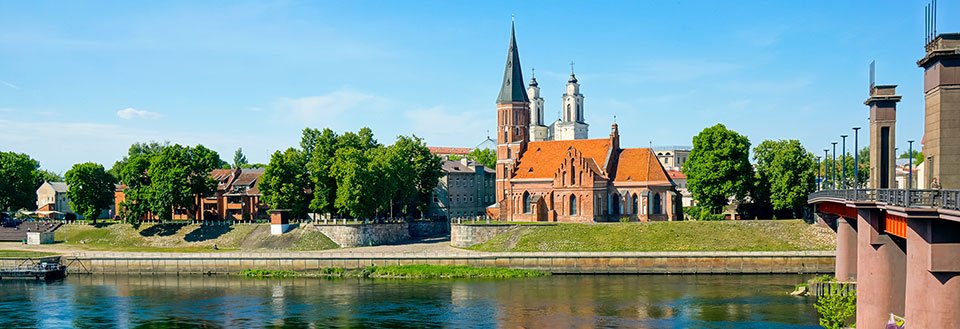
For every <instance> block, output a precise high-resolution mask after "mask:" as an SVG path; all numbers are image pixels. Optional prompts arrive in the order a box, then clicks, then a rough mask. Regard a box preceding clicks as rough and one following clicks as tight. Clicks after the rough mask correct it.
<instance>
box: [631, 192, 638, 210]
mask: <svg viewBox="0 0 960 329" xmlns="http://www.w3.org/2000/svg"><path fill="white" fill-rule="evenodd" d="M632 204H633V213H634V214H639V213H640V211H638V210H639V209H640V202H639V199H638V198H637V195H636V194H634V195H633V202H632Z"/></svg>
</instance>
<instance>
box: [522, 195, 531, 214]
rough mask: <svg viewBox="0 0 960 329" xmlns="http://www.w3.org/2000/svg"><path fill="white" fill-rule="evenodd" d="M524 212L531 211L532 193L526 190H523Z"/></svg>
mask: <svg viewBox="0 0 960 329" xmlns="http://www.w3.org/2000/svg"><path fill="white" fill-rule="evenodd" d="M523 213H524V214H529V213H530V193H527V192H526V191H524V192H523Z"/></svg>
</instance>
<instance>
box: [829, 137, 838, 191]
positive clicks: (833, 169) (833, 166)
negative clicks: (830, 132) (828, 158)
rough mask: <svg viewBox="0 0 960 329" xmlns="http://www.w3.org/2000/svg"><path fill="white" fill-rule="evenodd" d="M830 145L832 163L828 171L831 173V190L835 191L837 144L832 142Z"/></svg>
mask: <svg viewBox="0 0 960 329" xmlns="http://www.w3.org/2000/svg"><path fill="white" fill-rule="evenodd" d="M830 144H833V161H832V162H833V163H832V164H831V165H830V167H831V168H830V169H831V170H832V171H833V173H831V174H830V176H831V177H833V189H834V190H836V189H837V142H836V141H833V142H830Z"/></svg>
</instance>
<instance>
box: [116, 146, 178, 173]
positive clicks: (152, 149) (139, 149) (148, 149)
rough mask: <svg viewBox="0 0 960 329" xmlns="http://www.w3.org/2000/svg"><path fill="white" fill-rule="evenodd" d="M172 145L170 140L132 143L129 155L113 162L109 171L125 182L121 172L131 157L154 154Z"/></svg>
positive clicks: (128, 151)
mask: <svg viewBox="0 0 960 329" xmlns="http://www.w3.org/2000/svg"><path fill="white" fill-rule="evenodd" d="M167 146H170V142H163V143H158V142H155V141H150V142H147V143H133V144H132V145H130V148H129V149H127V156H125V157H123V159H120V161H117V162H115V163H114V164H113V167H112V168H110V170H109V171H108V172H109V173H110V174H111V175H113V177H115V178H117V180H118V181H120V182H123V180H121V179H120V176H121V172H123V167H124V166H125V165H126V164H127V162H129V161H130V158H132V157H134V156H138V155H146V156H150V155H153V154H157V153H160V151H162V150H163V148H165V147H167Z"/></svg>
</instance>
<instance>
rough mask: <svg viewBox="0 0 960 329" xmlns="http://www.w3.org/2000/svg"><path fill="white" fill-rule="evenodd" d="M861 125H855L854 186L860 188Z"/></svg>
mask: <svg viewBox="0 0 960 329" xmlns="http://www.w3.org/2000/svg"><path fill="white" fill-rule="evenodd" d="M859 142H860V127H853V188H854V189H860V149H859V147H860V145H858V144H859Z"/></svg>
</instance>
